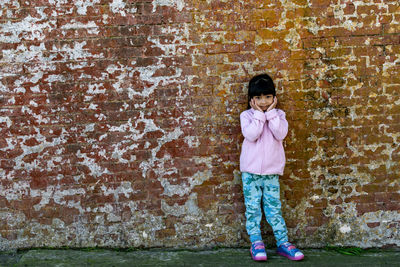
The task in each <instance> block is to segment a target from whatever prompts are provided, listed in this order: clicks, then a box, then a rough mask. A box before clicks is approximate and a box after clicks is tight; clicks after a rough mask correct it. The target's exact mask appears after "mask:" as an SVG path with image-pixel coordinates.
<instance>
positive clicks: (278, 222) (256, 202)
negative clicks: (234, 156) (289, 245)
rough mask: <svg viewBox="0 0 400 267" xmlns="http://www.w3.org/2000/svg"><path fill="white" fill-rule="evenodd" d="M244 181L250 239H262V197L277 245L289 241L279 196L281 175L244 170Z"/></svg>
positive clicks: (252, 240) (247, 226)
mask: <svg viewBox="0 0 400 267" xmlns="http://www.w3.org/2000/svg"><path fill="white" fill-rule="evenodd" d="M242 181H243V194H244V202H245V206H246V213H245V215H246V230H247V233H248V234H249V236H250V241H251V242H254V241H257V240H262V237H261V229H260V222H261V199H262V204H263V208H264V214H265V217H266V219H267V221H268V223H269V225H271V227H272V230H273V232H274V235H275V239H276V244H277V246H280V245H281V244H283V243H285V242H287V241H288V237H287V229H286V224H285V220H284V219H283V217H282V212H281V206H282V205H281V201H280V198H279V176H278V175H257V174H251V173H247V172H243V173H242Z"/></svg>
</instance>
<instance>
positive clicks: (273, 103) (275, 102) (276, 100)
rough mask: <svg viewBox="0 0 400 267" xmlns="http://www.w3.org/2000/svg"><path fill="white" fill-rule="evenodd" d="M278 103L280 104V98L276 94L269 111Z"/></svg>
mask: <svg viewBox="0 0 400 267" xmlns="http://www.w3.org/2000/svg"><path fill="white" fill-rule="evenodd" d="M276 104H278V98H277V97H276V96H274V102H272V104H271V105H270V106H269V107H268V109H267V112H268V111H270V110H273V109H274V108H275V107H276Z"/></svg>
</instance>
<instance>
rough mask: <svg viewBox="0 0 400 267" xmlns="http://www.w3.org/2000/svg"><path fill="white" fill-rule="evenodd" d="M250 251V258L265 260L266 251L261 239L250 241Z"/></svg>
mask: <svg viewBox="0 0 400 267" xmlns="http://www.w3.org/2000/svg"><path fill="white" fill-rule="evenodd" d="M250 253H251V258H252V259H253V260H255V261H266V260H267V252H265V246H264V243H263V242H262V241H255V242H253V243H251V248H250Z"/></svg>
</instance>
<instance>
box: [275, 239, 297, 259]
mask: <svg viewBox="0 0 400 267" xmlns="http://www.w3.org/2000/svg"><path fill="white" fill-rule="evenodd" d="M276 252H277V253H278V254H279V255H281V256H284V257H286V258H288V259H289V260H292V261H299V260H302V259H303V258H304V254H303V253H302V252H301V251H300V250H299V249H297V248H296V247H295V246H294V245H292V244H291V243H289V242H286V243H283V244H282V245H280V246H279V247H278V249H277V250H276Z"/></svg>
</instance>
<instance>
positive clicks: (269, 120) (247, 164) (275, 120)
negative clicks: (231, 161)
mask: <svg viewBox="0 0 400 267" xmlns="http://www.w3.org/2000/svg"><path fill="white" fill-rule="evenodd" d="M240 125H241V128H242V134H243V136H244V141H243V145H242V153H241V154H240V171H241V172H249V173H252V174H260V175H272V174H278V175H282V174H283V169H284V168H285V161H286V159H285V151H284V149H283V144H282V140H283V139H284V138H285V137H286V135H287V132H288V122H287V120H286V116H285V112H284V111H282V110H280V109H272V110H270V111H268V112H265V113H264V112H261V111H258V110H254V109H253V108H251V109H248V110H246V111H243V112H242V113H241V114H240Z"/></svg>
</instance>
